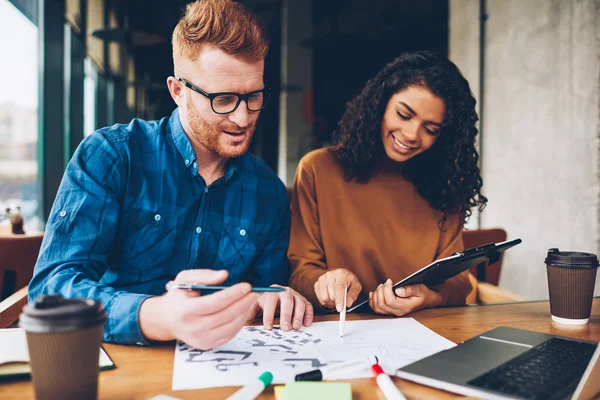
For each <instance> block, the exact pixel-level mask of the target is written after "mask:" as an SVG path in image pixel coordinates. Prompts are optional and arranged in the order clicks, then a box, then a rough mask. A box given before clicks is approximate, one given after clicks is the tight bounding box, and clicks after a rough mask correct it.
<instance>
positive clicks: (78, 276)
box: [29, 0, 313, 349]
mask: <svg viewBox="0 0 600 400" xmlns="http://www.w3.org/2000/svg"><path fill="white" fill-rule="evenodd" d="M267 51H268V43H267V39H266V37H265V33H264V31H263V29H262V28H261V26H260V24H259V23H258V21H257V19H256V17H255V16H254V15H252V14H251V13H250V12H249V11H248V10H246V9H245V8H244V7H243V6H242V5H240V4H239V3H235V2H233V1H230V0H198V1H195V2H193V3H191V4H189V5H188V6H187V8H186V11H185V14H184V16H183V17H182V18H181V20H180V21H179V23H178V25H177V27H176V28H175V30H174V32H173V62H174V71H175V74H174V75H175V76H171V77H169V78H168V79H167V85H168V88H169V92H170V93H171V96H172V97H173V100H174V101H175V103H176V104H177V106H178V108H177V109H176V110H175V111H174V112H173V113H172V114H171V116H170V117H169V118H163V119H162V120H160V121H143V120H139V119H134V120H133V121H132V122H131V123H130V124H128V125H114V126H112V127H107V128H103V129H100V130H98V131H96V132H95V133H94V134H92V135H91V136H89V137H87V138H86V139H85V140H84V141H83V142H82V143H81V145H80V146H79V148H78V149H77V151H76V153H75V155H74V156H73V159H72V160H71V162H70V163H69V165H68V167H67V170H66V172H65V175H64V178H63V182H62V183H61V186H60V189H59V191H58V194H57V197H56V200H55V203H54V206H53V209H52V212H51V215H50V218H49V220H48V225H47V228H46V234H45V237H44V243H43V245H42V250H41V252H40V256H39V259H38V262H37V265H36V268H35V274H34V277H33V279H32V281H31V284H30V285H29V296H30V300H33V299H34V298H35V297H37V296H38V295H41V294H50V293H60V294H62V295H64V296H65V297H89V298H95V299H98V300H100V301H101V302H102V303H103V305H104V307H105V308H106V310H107V314H108V320H107V323H106V327H105V335H104V338H105V340H107V341H113V342H118V343H137V344H149V343H151V342H153V341H166V340H173V339H180V340H183V341H185V342H186V343H188V344H189V345H191V346H195V347H197V348H200V349H208V348H213V347H215V346H218V345H220V344H223V343H225V342H227V341H228V340H230V339H231V338H233V337H234V336H235V335H236V334H237V332H238V331H239V330H240V329H241V327H242V326H243V325H244V324H245V322H246V321H247V320H248V319H250V318H253V317H255V316H256V315H258V314H259V313H262V315H263V323H264V325H265V327H266V328H267V329H271V328H272V326H273V319H274V316H275V314H276V313H277V311H278V310H279V314H280V323H281V328H282V329H283V330H286V331H287V330H290V329H300V328H301V327H302V325H303V324H304V325H310V324H311V323H312V319H313V310H312V306H311V305H310V303H309V302H308V301H307V300H306V299H305V298H304V297H302V296H301V295H299V294H298V293H296V292H295V291H293V290H292V289H290V288H287V287H286V288H285V291H283V292H280V293H270V294H262V295H260V296H258V297H257V296H256V295H255V294H254V293H253V292H251V285H255V286H269V285H274V286H278V285H286V284H287V282H288V279H289V267H288V262H287V259H286V250H287V247H288V242H289V228H290V207H289V203H288V199H287V194H286V189H285V186H284V185H283V183H282V182H281V181H280V180H279V179H278V178H277V176H276V175H275V174H274V173H273V172H272V171H271V170H270V169H269V168H268V167H267V166H266V165H265V164H263V163H262V162H261V161H260V160H258V159H257V158H256V157H254V156H252V155H251V154H249V153H247V150H248V146H249V144H250V141H251V139H252V135H253V133H254V130H255V128H256V121H257V119H258V116H259V114H260V111H261V110H262V109H263V108H264V107H265V106H266V105H267V103H268V100H269V91H268V89H267V88H266V87H265V85H264V82H263V72H264V58H265V56H266V54H267ZM171 280H174V281H175V282H177V283H199V284H208V285H214V284H224V285H231V287H229V288H227V289H225V290H222V291H219V292H216V293H214V294H204V295H202V294H200V293H197V292H188V291H183V290H172V291H167V292H166V293H165V285H166V283H167V282H168V281H171Z"/></svg>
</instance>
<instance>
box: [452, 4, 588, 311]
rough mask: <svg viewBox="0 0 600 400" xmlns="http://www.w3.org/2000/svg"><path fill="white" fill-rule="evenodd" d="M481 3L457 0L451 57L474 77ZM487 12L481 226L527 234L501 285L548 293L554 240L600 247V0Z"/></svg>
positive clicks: (566, 245) (532, 294)
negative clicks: (547, 263)
mask: <svg viewBox="0 0 600 400" xmlns="http://www.w3.org/2000/svg"><path fill="white" fill-rule="evenodd" d="M478 11H479V0H450V15H451V23H450V33H451V34H450V58H451V59H452V60H453V61H454V62H455V63H456V64H457V65H458V66H459V68H461V69H462V70H463V71H464V72H465V75H467V78H468V79H469V81H470V82H471V83H472V84H474V83H475V82H476V80H477V79H478V78H477V76H478V74H479V69H478V68H479V66H478V64H479V60H478V57H479V48H478V45H476V44H475V43H474V38H475V37H476V36H477V37H478V30H479V28H478V24H479V20H478ZM487 14H488V20H487V24H486V41H485V69H484V79H485V81H484V83H485V85H484V87H485V89H484V100H485V102H484V104H485V108H484V121H483V149H482V154H483V165H482V171H483V178H484V194H485V195H486V196H487V197H488V198H489V200H490V202H489V206H488V207H487V208H486V210H485V211H484V212H483V213H482V215H481V226H482V227H484V228H485V227H503V228H504V229H506V230H507V232H508V234H509V238H516V237H520V238H522V239H523V244H521V245H519V246H518V247H516V248H514V249H511V250H509V251H508V252H507V253H506V256H505V258H504V264H503V272H502V276H501V282H500V286H501V287H504V288H506V289H509V290H512V291H514V292H516V293H519V294H521V295H523V296H525V297H528V298H532V299H538V298H547V297H548V289H547V284H546V275H545V268H544V256H545V254H546V251H547V250H548V248H551V247H558V248H560V249H561V250H578V251H585V252H592V253H599V252H600V241H599V225H600V224H599V218H600V211H599V210H600V202H599V201H600V157H599V155H600V152H599V137H600V0H528V1H522V0H487ZM475 32H477V35H476V34H475ZM473 87H476V86H475V85H473ZM596 294H600V276H599V277H598V279H597V283H596Z"/></svg>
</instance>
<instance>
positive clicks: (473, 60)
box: [0, 0, 600, 299]
mask: <svg viewBox="0 0 600 400" xmlns="http://www.w3.org/2000/svg"><path fill="white" fill-rule="evenodd" d="M241 2H242V3H243V4H244V5H246V6H247V7H248V8H249V9H251V10H252V11H254V12H255V13H256V14H257V15H258V16H259V18H260V19H261V20H262V21H263V23H264V24H265V26H266V28H267V31H268V34H269V37H270V41H271V48H270V53H269V55H268V57H267V60H266V71H265V81H266V84H267V85H268V86H270V87H271V88H272V94H273V96H272V98H271V103H270V105H269V107H268V108H267V109H266V110H265V111H263V113H262V115H261V119H260V123H259V127H258V129H257V132H256V134H255V138H254V141H253V143H252V146H251V151H252V152H253V153H254V154H256V155H257V156H258V157H260V158H262V159H263V160H264V161H265V162H266V163H267V164H268V165H269V166H270V167H271V168H272V169H273V170H274V171H276V172H277V173H278V175H279V176H280V178H281V179H282V180H283V181H284V183H286V185H287V186H291V184H292V182H293V177H294V173H295V170H296V166H297V164H298V161H299V160H300V158H301V157H302V156H303V155H304V154H306V153H307V152H308V151H310V150H312V149H315V148H318V147H321V146H323V145H326V144H328V143H329V142H330V139H331V133H332V131H333V130H334V129H335V126H336V123H337V121H338V119H339V118H340V117H341V114H342V112H343V109H344V105H345V103H346V102H347V101H348V100H350V99H351V98H352V97H353V96H355V95H356V94H357V93H358V92H359V91H360V89H361V88H362V86H363V85H364V84H365V83H366V81H367V79H369V78H370V77H372V76H373V75H374V74H375V73H377V72H378V71H379V70H380V69H381V68H382V67H383V65H384V64H385V63H387V62H388V61H391V60H392V59H393V58H395V57H396V56H398V55H399V54H400V53H402V52H403V51H407V50H420V49H428V50H432V51H434V52H437V53H439V54H443V55H446V56H448V57H449V58H450V59H451V60H452V61H454V62H455V63H456V64H457V65H458V66H459V68H460V69H461V71H462V72H463V74H464V75H465V77H466V78H467V79H468V80H469V82H470V85H471V89H472V91H473V93H474V95H475V97H476V98H477V100H478V113H479V115H480V120H481V121H480V132H481V135H480V140H479V147H480V155H481V169H482V175H483V179H484V189H483V192H484V194H485V195H486V196H487V197H488V199H489V205H488V207H487V208H486V209H485V211H484V212H483V213H482V214H481V215H478V214H474V216H473V217H472V218H471V220H470V221H469V223H468V226H467V228H468V229H470V230H477V229H484V228H502V229H504V230H505V231H506V232H507V234H508V238H509V239H512V238H517V237H520V238H522V239H523V244H521V245H519V246H517V247H516V248H514V249H512V250H510V251H508V252H507V253H506V255H505V257H504V260H503V267H502V274H501V278H500V286H501V287H503V288H506V289H509V290H511V291H512V292H515V293H517V294H519V295H521V296H524V297H526V298H529V299H543V298H548V289H547V285H546V277H545V274H546V272H545V268H544V257H545V254H546V252H547V250H548V249H549V248H552V247H558V248H560V249H561V250H577V251H585V252H591V253H596V254H597V253H598V252H599V251H600V230H599V226H600V224H599V220H600V139H599V138H600V0H528V1H526V2H524V1H522V0H369V1H365V0H241ZM186 3H187V2H186V1H182V0H0V215H2V213H5V210H6V208H11V209H12V210H14V209H15V207H16V206H19V207H20V208H21V213H22V214H23V217H24V219H25V230H26V232H28V233H32V232H36V231H43V229H44V222H45V220H46V218H47V216H48V213H49V211H50V208H51V206H52V202H53V200H54V196H55V194H56V190H57V188H58V185H59V184H60V180H61V178H62V174H63V171H64V168H65V166H66V164H67V162H68V161H69V159H70V157H71V155H72V154H73V151H74V150H75V149H76V147H77V145H78V144H79V142H80V141H81V140H82V139H83V137H84V136H86V135H89V134H91V133H92V132H93V131H94V130H95V129H97V128H100V127H103V126H107V125H112V124H114V123H127V122H129V121H130V120H131V119H132V118H144V119H159V118H162V117H165V116H168V115H169V114H170V113H171V111H172V110H173V109H174V107H175V104H174V102H173V101H172V99H171V97H170V95H169V92H168V90H167V87H166V83H165V82H166V79H167V77H168V76H169V75H171V74H172V69H173V64H172V58H171V43H170V35H171V32H172V30H173V28H174V27H175V25H176V23H177V21H178V19H179V18H180V17H181V15H182V11H183V8H184V6H185V4H186ZM398 195H399V196H401V195H402V194H401V193H400V194H398ZM0 225H5V226H6V225H9V221H8V218H7V217H6V216H4V217H3V216H0ZM391 240H393V238H391ZM599 279H600V277H599ZM596 293H597V294H600V285H599V284H598V282H597V285H596Z"/></svg>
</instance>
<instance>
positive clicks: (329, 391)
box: [276, 382, 352, 400]
mask: <svg viewBox="0 0 600 400" xmlns="http://www.w3.org/2000/svg"><path fill="white" fill-rule="evenodd" d="M284 389H285V390H284V391H282V394H283V395H284V397H283V399H281V400H303V399H310V400H351V399H352V386H351V385H350V383H348V382H292V383H288V384H287V385H285V388H284ZM276 396H277V394H276ZM278 399H279V398H278Z"/></svg>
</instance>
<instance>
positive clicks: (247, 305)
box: [190, 293, 256, 329]
mask: <svg viewBox="0 0 600 400" xmlns="http://www.w3.org/2000/svg"><path fill="white" fill-rule="evenodd" d="M255 303H256V294H255V293H248V294H247V295H245V296H244V297H242V298H241V299H239V300H237V301H236V302H234V303H233V304H231V305H229V307H227V308H224V309H222V310H220V311H218V312H216V313H213V314H210V315H208V316H202V324H204V325H205V326H206V327H207V329H212V328H216V327H218V326H221V325H225V324H228V323H231V321H233V320H235V319H237V318H239V317H240V315H244V316H246V315H248V314H250V312H251V311H252V309H253V307H254V304H255ZM194 317H197V316H192V318H194ZM190 323H196V321H195V320H191V321H190Z"/></svg>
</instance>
